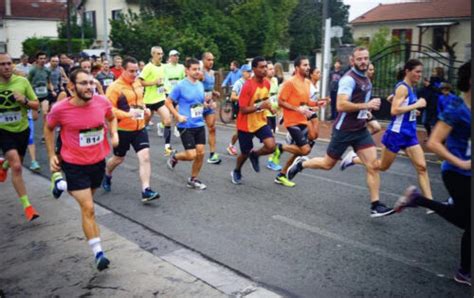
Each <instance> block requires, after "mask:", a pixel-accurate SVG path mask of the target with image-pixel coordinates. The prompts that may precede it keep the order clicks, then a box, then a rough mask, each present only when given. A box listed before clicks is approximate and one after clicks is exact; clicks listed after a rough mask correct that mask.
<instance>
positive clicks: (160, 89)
mask: <svg viewBox="0 0 474 298" xmlns="http://www.w3.org/2000/svg"><path fill="white" fill-rule="evenodd" d="M156 90H157V92H158V94H160V95H161V94H165V92H166V88H165V86H164V85H158V86H157V89H156Z"/></svg>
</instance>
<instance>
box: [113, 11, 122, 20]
mask: <svg viewBox="0 0 474 298" xmlns="http://www.w3.org/2000/svg"><path fill="white" fill-rule="evenodd" d="M121 18H122V10H121V9H115V10H112V20H120V19H121Z"/></svg>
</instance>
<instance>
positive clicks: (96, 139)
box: [79, 127, 104, 147]
mask: <svg viewBox="0 0 474 298" xmlns="http://www.w3.org/2000/svg"><path fill="white" fill-rule="evenodd" d="M103 141H104V128H103V127H98V128H93V129H87V130H81V131H80V132H79V146H81V147H89V146H94V145H97V144H100V143H102V142H103Z"/></svg>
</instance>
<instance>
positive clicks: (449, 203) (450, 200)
mask: <svg viewBox="0 0 474 298" xmlns="http://www.w3.org/2000/svg"><path fill="white" fill-rule="evenodd" d="M441 204H443V205H446V206H450V205H454V201H453V198H451V197H449V198H448V199H447V200H446V201H444V202H441Z"/></svg>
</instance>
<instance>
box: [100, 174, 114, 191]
mask: <svg viewBox="0 0 474 298" xmlns="http://www.w3.org/2000/svg"><path fill="white" fill-rule="evenodd" d="M102 188H103V189H104V190H105V191H106V192H110V191H111V190H112V177H111V176H107V175H104V180H102Z"/></svg>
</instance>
